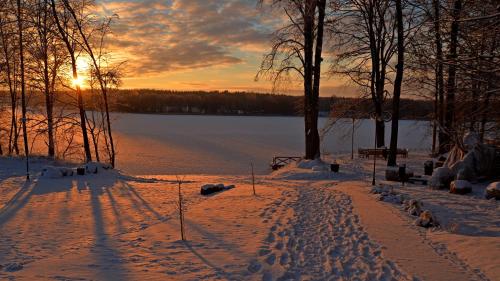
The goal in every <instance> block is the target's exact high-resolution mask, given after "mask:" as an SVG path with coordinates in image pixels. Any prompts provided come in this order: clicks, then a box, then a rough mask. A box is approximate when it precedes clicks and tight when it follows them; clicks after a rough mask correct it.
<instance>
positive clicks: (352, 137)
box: [351, 117, 354, 160]
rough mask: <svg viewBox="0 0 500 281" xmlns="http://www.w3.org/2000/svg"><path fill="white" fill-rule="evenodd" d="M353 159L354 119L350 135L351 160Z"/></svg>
mask: <svg viewBox="0 0 500 281" xmlns="http://www.w3.org/2000/svg"><path fill="white" fill-rule="evenodd" d="M353 159H354V117H353V118H352V133H351V160H353Z"/></svg>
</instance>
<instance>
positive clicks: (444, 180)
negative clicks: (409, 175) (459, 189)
mask: <svg viewBox="0 0 500 281" xmlns="http://www.w3.org/2000/svg"><path fill="white" fill-rule="evenodd" d="M454 178H455V175H454V174H453V172H452V171H451V169H450V168H448V167H439V168H437V169H436V170H434V173H432V176H431V179H430V180H429V187H430V188H432V189H448V188H449V186H450V183H451V182H452V181H453V179H454Z"/></svg>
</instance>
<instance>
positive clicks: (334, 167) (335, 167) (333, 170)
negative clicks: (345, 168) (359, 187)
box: [330, 163, 340, 173]
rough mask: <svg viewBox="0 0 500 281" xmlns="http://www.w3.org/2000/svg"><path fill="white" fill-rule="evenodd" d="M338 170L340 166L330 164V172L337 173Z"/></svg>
mask: <svg viewBox="0 0 500 281" xmlns="http://www.w3.org/2000/svg"><path fill="white" fill-rule="evenodd" d="M339 169H340V165H339V164H337V163H333V164H330V170H331V171H332V172H335V173H338V172H339Z"/></svg>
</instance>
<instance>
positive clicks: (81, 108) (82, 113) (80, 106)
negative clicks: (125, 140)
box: [51, 0, 92, 162]
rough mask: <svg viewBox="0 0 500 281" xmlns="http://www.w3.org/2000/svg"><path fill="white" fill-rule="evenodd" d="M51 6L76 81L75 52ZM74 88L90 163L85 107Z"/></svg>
mask: <svg viewBox="0 0 500 281" xmlns="http://www.w3.org/2000/svg"><path fill="white" fill-rule="evenodd" d="M51 6H52V14H53V16H54V19H55V21H56V25H57V29H58V30H59V34H60V35H61V39H62V40H63V41H64V44H65V45H66V49H67V50H68V53H69V54H70V57H71V70H72V74H73V80H74V81H78V70H77V68H76V58H75V50H74V49H73V47H72V45H71V43H70V41H69V38H68V35H67V34H66V32H65V31H64V28H63V27H62V25H61V22H60V21H59V15H58V14H57V10H56V3H55V0H51ZM75 88H76V96H77V101H78V111H79V114H80V127H81V129H82V138H83V149H84V152H85V161H86V162H90V161H92V154H91V152H90V143H89V137H88V133H87V123H86V115H85V107H84V104H83V97H82V89H81V88H80V85H78V84H77V85H75Z"/></svg>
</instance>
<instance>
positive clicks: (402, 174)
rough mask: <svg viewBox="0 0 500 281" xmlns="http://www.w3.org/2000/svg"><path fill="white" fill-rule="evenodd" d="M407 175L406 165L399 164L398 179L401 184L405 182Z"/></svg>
mask: <svg viewBox="0 0 500 281" xmlns="http://www.w3.org/2000/svg"><path fill="white" fill-rule="evenodd" d="M407 177H408V175H407V174H406V165H401V166H399V180H400V181H401V183H403V185H404V184H405V181H407Z"/></svg>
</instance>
